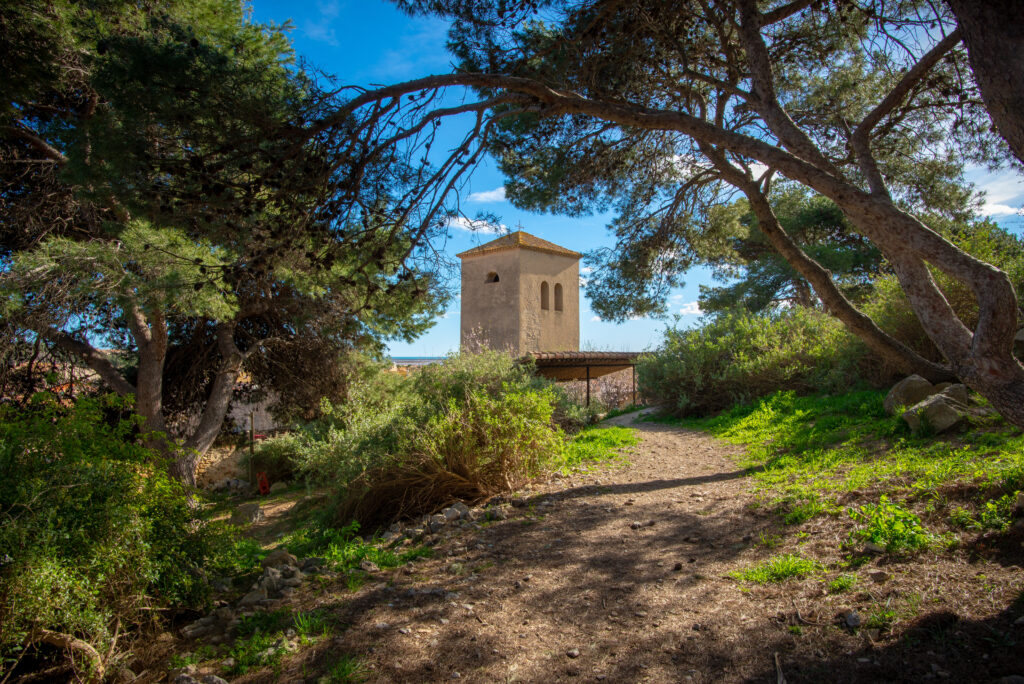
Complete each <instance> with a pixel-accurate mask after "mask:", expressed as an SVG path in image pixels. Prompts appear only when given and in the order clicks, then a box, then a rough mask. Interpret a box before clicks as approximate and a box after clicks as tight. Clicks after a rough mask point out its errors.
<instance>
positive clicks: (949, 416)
mask: <svg viewBox="0 0 1024 684" xmlns="http://www.w3.org/2000/svg"><path fill="white" fill-rule="evenodd" d="M966 418H967V409H966V408H965V407H964V406H963V405H962V404H960V403H958V402H956V401H954V400H952V399H950V398H949V397H946V396H943V395H941V394H936V395H934V396H931V397H928V398H927V399H925V400H924V401H922V402H920V403H917V404H915V405H914V406H913V407H911V408H909V409H907V411H905V412H904V413H903V420H905V421H907V425H909V426H910V429H911V430H912V431H913V432H920V431H921V429H922V428H923V427H925V426H927V427H928V429H930V430H932V431H933V432H934V433H935V434H938V433H940V432H945V431H946V430H949V429H950V428H952V427H955V426H956V425H959V424H960V423H961V422H963V421H964V420H965V419H966Z"/></svg>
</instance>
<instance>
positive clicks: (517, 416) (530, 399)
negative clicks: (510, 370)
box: [339, 388, 563, 529]
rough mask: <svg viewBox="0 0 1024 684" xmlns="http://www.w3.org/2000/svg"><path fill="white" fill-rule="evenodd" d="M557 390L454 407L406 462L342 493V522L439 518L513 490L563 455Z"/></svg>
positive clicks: (422, 436) (483, 395)
mask: <svg viewBox="0 0 1024 684" xmlns="http://www.w3.org/2000/svg"><path fill="white" fill-rule="evenodd" d="M554 399H555V396H554V391H553V390H552V389H551V388H540V389H525V388H518V389H517V390H516V391H508V392H505V393H499V394H497V395H495V394H492V393H490V392H487V391H484V390H483V389H475V390H470V391H469V393H468V394H467V395H466V398H465V400H464V401H457V400H455V399H452V400H450V401H449V402H448V405H447V407H446V409H445V410H444V411H442V412H440V413H438V414H436V415H434V416H432V417H431V418H430V419H429V420H428V421H427V422H426V424H424V425H423V427H422V429H421V430H420V431H418V432H417V433H416V435H415V437H414V438H413V441H412V445H411V449H410V450H409V452H408V453H407V454H405V455H400V456H396V457H394V458H392V459H391V460H390V461H389V462H387V463H385V464H383V465H381V466H379V467H376V468H373V469H370V470H368V471H366V472H365V473H363V474H362V475H361V476H360V477H358V478H356V479H355V480H354V481H352V482H351V483H350V484H349V485H348V486H347V487H346V488H345V489H344V490H343V493H342V505H341V506H340V508H339V518H340V519H341V520H343V521H347V520H350V519H353V518H354V519H356V520H358V521H359V522H360V524H361V525H362V526H363V528H364V529H372V528H373V527H376V526H378V525H381V524H385V523H387V522H390V521H392V520H395V519H397V518H402V517H412V516H417V515H422V514H426V513H433V512H435V511H437V510H438V509H440V508H441V507H443V506H445V505H447V504H449V503H450V502H451V501H453V500H462V501H466V502H469V503H475V502H478V501H481V500H484V499H486V498H488V497H491V496H494V495H495V494H498V493H500V492H506V491H509V490H512V489H515V488H516V487H518V486H519V485H521V484H522V483H523V482H524V481H525V480H526V479H527V478H528V477H529V476H530V475H532V474H534V473H536V472H537V470H538V469H539V467H540V466H541V464H542V463H544V462H545V461H547V460H549V459H551V458H553V457H554V456H556V455H557V454H558V453H560V450H561V449H562V444H563V440H562V435H561V431H560V430H559V429H558V428H557V427H555V426H554V424H553V423H552V413H553V412H554Z"/></svg>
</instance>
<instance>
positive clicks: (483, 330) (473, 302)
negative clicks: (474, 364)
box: [459, 249, 521, 353]
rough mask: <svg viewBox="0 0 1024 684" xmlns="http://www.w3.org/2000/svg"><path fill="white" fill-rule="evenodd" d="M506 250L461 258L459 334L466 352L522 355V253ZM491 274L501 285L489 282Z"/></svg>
mask: <svg viewBox="0 0 1024 684" xmlns="http://www.w3.org/2000/svg"><path fill="white" fill-rule="evenodd" d="M520 251H521V250H513V249H510V250H505V251H501V252H492V253H488V254H479V255H471V256H466V257H465V258H463V259H462V307H461V320H460V325H459V327H460V332H461V343H462V348H463V349H473V348H475V347H480V346H486V347H489V348H491V349H497V350H499V351H510V352H513V353H518V352H519V348H518V347H519V289H520V288H519V253H520ZM490 273H496V274H497V275H498V282H487V276H488V274H490Z"/></svg>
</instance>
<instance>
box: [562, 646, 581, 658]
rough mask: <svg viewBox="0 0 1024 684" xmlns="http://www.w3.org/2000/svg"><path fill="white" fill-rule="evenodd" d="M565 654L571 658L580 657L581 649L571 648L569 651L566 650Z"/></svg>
mask: <svg viewBox="0 0 1024 684" xmlns="http://www.w3.org/2000/svg"><path fill="white" fill-rule="evenodd" d="M565 655H567V656H569V657H570V658H579V657H580V649H578V648H570V649H569V650H568V651H566V652H565Z"/></svg>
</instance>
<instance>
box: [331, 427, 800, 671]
mask: <svg viewBox="0 0 1024 684" xmlns="http://www.w3.org/2000/svg"><path fill="white" fill-rule="evenodd" d="M632 418H633V416H631V415H630V416H624V417H620V418H619V419H617V420H615V421H614V422H615V423H618V424H625V423H626V422H627V421H630V420H631V419H632ZM634 427H636V428H637V429H638V430H639V431H640V436H641V440H642V441H641V443H640V444H639V445H638V446H637V447H634V449H633V452H632V453H631V454H630V456H629V459H630V462H631V463H630V465H629V466H627V467H623V468H616V469H611V470H605V471H603V472H600V473H596V474H591V475H579V476H575V477H571V478H568V479H561V480H554V481H552V482H549V483H547V484H546V485H540V486H538V487H535V488H534V489H533V490H532V491H528V492H525V494H526V496H527V497H528V499H527V500H528V504H527V506H524V507H520V508H514V509H512V512H513V513H512V515H510V516H509V519H508V520H505V521H500V522H496V523H493V524H491V525H489V526H487V527H486V528H484V529H482V530H479V531H475V532H472V533H468V534H467V533H464V534H463V535H462V536H459V537H455V538H452V539H451V540H449V541H447V542H446V543H443V544H440V545H439V546H438V553H437V554H436V556H435V557H434V558H433V559H431V560H427V561H421V562H418V563H417V564H415V565H414V566H413V567H406V568H404V569H401V570H396V571H395V572H394V574H393V575H391V576H390V577H386V578H382V579H386V581H381V582H379V583H378V584H376V585H375V586H371V587H368V588H366V589H364V590H362V591H361V592H360V594H359V595H357V596H356V597H355V598H354V599H353V597H352V594H347V595H336V596H331V595H321V596H320V597H319V598H318V599H317V600H316V602H315V603H316V604H317V605H319V606H320V607H330V608H336V609H337V610H338V611H339V612H340V613H341V617H342V619H343V620H344V621H345V622H346V623H347V624H348V625H349V628H348V629H347V630H346V632H345V635H344V636H343V637H340V638H338V639H337V640H336V643H335V644H334V646H335V647H341V648H343V649H344V650H345V651H349V652H355V653H364V654H369V655H368V656H367V657H368V662H369V663H371V664H372V668H373V669H372V675H371V681H380V682H391V681H402V682H424V681H448V680H451V679H462V680H467V681H479V682H494V681H525V682H554V681H563V680H564V681H579V678H580V677H582V678H583V679H584V680H586V681H594V680H604V681H615V682H634V681H651V682H677V681H694V682H710V681H738V680H746V679H748V678H755V679H756V678H757V676H758V674H759V673H761V674H764V673H766V672H770V673H771V674H772V675H773V676H774V665H773V660H772V653H771V652H770V651H769V652H766V651H765V650H764V644H765V643H766V639H768V637H769V636H770V633H771V634H775V635H777V634H778V632H779V631H780V629H779V625H778V622H777V620H776V618H775V612H776V610H774V608H775V606H771V607H772V608H773V609H772V610H771V611H770V613H766V611H765V609H764V606H761V607H760V608H758V609H756V610H753V609H752V605H751V602H750V601H749V600H748V599H747V598H745V596H744V594H743V593H742V592H740V591H739V590H738V588H737V584H736V582H735V581H734V580H731V579H728V578H726V577H724V575H726V573H727V572H728V571H729V570H732V569H735V567H736V566H737V561H738V559H741V558H743V557H744V556H745V555H748V554H750V553H751V550H752V549H753V548H754V544H755V542H756V540H757V539H758V536H759V532H761V531H762V530H763V529H764V528H765V527H766V526H767V524H768V521H767V516H766V515H764V514H759V513H758V512H757V511H756V507H752V506H750V504H752V503H753V501H754V497H753V495H752V494H751V493H750V486H749V485H750V483H749V480H747V479H746V478H745V477H744V475H745V473H744V472H742V471H740V470H738V469H737V466H736V463H735V461H734V460H732V459H730V458H729V456H730V455H731V454H735V451H736V450H735V448H734V447H731V446H729V445H725V444H723V443H721V442H717V441H715V440H714V439H712V438H711V437H709V436H707V435H705V434H702V433H697V432H691V431H685V430H680V429H676V428H671V427H667V426H663V425H657V424H650V423H643V424H638V425H635V426H634ZM756 555H761V554H756ZM753 559H754V556H751V560H753ZM783 631H784V630H783ZM321 655H323V654H321Z"/></svg>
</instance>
